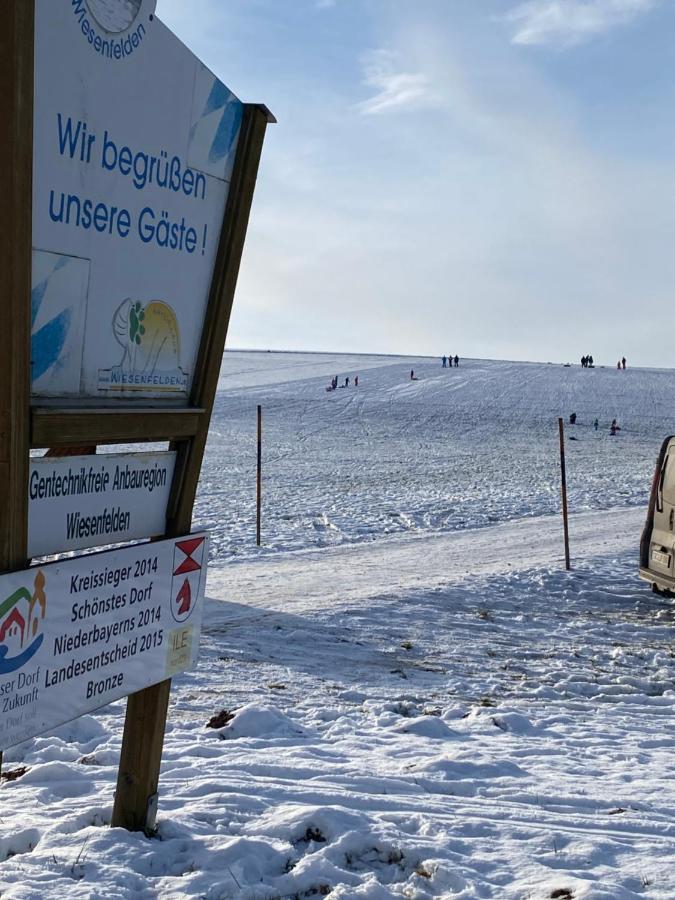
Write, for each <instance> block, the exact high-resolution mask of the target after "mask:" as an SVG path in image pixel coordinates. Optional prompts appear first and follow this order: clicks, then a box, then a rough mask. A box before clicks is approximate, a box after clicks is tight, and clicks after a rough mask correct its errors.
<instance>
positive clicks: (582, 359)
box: [581, 356, 588, 369]
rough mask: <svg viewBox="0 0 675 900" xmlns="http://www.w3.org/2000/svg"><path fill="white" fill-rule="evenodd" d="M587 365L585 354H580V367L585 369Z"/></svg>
mask: <svg viewBox="0 0 675 900" xmlns="http://www.w3.org/2000/svg"><path fill="white" fill-rule="evenodd" d="M587 365H588V359H587V358H586V357H585V356H582V357H581V368H582V369H585V368H586V366H587Z"/></svg>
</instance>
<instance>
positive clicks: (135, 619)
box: [0, 534, 207, 750]
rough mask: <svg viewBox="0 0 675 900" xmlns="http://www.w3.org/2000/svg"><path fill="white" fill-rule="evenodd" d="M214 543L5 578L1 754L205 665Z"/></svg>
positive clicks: (129, 550)
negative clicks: (203, 638)
mask: <svg viewBox="0 0 675 900" xmlns="http://www.w3.org/2000/svg"><path fill="white" fill-rule="evenodd" d="M206 563H207V538H206V535H204V534H195V535H188V536H186V537H183V538H176V539H172V540H168V541H159V542H157V543H151V544H137V545H134V546H132V547H125V548H123V549H120V550H112V551H108V552H105V553H96V554H91V555H87V556H81V557H78V558H76V559H69V560H67V561H65V562H57V563H50V564H48V565H44V566H34V567H33V568H31V569H27V570H25V571H23V572H15V573H12V574H9V575H2V576H0V750H5V749H7V747H11V746H13V745H15V744H18V743H21V741H24V740H27V739H28V738H30V737H34V736H35V735H38V734H42V733H44V732H45V731H47V730H48V729H50V728H55V727H56V726H58V725H61V724H63V723H64V722H68V721H70V720H71V719H74V718H77V717H78V716H81V715H83V714H84V713H86V712H90V711H91V710H94V709H98V708H99V707H101V706H104V705H106V704H107V703H110V702H112V701H113V700H117V699H119V698H120V697H124V696H125V695H126V694H130V693H133V692H135V691H138V690H141V689H142V688H145V687H148V686H149V685H152V684H156V683H158V682H160V681H164V680H165V679H167V678H171V677H172V676H173V675H175V674H177V673H178V672H183V671H185V670H186V669H189V668H191V667H192V666H194V665H195V663H196V660H197V655H198V650H199V632H200V628H201V618H202V607H203V601H204V585H205V581H206Z"/></svg>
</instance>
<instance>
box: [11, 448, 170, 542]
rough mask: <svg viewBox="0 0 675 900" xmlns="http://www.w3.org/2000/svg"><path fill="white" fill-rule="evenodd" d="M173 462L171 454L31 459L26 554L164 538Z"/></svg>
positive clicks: (124, 454) (167, 452)
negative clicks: (149, 538) (160, 536)
mask: <svg viewBox="0 0 675 900" xmlns="http://www.w3.org/2000/svg"><path fill="white" fill-rule="evenodd" d="M175 464H176V454H175V452H173V451H165V452H161V453H123V454H122V453H120V454H113V453H106V454H100V455H96V456H68V457H60V458H51V457H40V458H39V459H31V462H30V477H29V479H28V499H29V503H28V555H29V556H48V555H50V554H52V553H62V552H64V551H68V550H82V549H84V548H86V547H97V546H101V545H102V544H117V543H122V542H123V541H132V540H140V539H142V538H148V537H158V536H159V535H162V534H164V533H165V532H166V510H167V505H168V502H169V494H170V493H171V481H172V478H173V470H174V467H175Z"/></svg>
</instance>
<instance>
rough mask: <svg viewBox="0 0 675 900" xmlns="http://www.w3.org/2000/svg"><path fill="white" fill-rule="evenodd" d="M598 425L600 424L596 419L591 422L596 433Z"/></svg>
mask: <svg viewBox="0 0 675 900" xmlns="http://www.w3.org/2000/svg"><path fill="white" fill-rule="evenodd" d="M599 424H600V423H599V422H598V420H597V419H594V420H593V428H595V430H596V431H597V430H598V425H599Z"/></svg>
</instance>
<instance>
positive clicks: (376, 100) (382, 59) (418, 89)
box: [358, 50, 438, 115]
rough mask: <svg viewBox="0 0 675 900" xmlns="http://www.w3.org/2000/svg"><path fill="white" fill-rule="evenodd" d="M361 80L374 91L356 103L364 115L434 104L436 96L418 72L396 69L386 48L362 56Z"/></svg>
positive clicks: (424, 76)
mask: <svg viewBox="0 0 675 900" xmlns="http://www.w3.org/2000/svg"><path fill="white" fill-rule="evenodd" d="M363 68H364V83H365V84H366V85H367V86H368V87H370V88H374V89H375V90H376V91H377V93H376V94H374V95H373V96H372V97H370V98H369V99H368V100H364V101H363V102H362V103H359V104H358V109H359V110H360V111H361V112H362V113H365V114H367V115H372V114H376V113H386V112H391V111H393V110H400V109H403V108H406V107H420V106H422V105H423V106H425V107H428V106H429V105H434V104H435V103H436V102H437V101H438V98H437V97H436V95H435V94H434V92H433V90H432V88H431V83H430V82H429V80H428V78H427V76H426V75H424V74H423V73H421V72H398V71H396V58H395V56H394V54H393V53H391V51H389V50H373V51H371V52H370V53H368V54H367V55H366V56H365V58H364V65H363Z"/></svg>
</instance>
